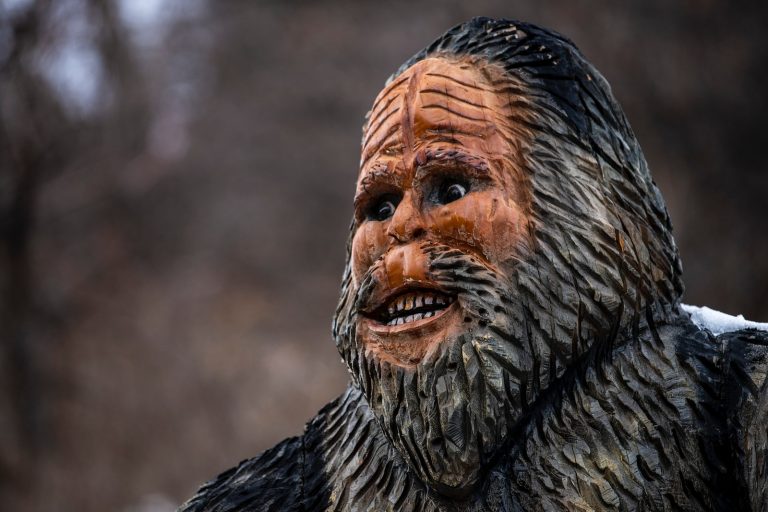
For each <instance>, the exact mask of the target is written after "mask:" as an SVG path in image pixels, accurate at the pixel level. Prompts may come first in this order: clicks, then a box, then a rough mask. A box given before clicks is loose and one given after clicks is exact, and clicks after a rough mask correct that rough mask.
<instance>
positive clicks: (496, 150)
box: [360, 57, 514, 172]
mask: <svg viewBox="0 0 768 512" xmlns="http://www.w3.org/2000/svg"><path fill="white" fill-rule="evenodd" d="M506 83H508V79H507V78H506V77H505V75H504V72H503V70H501V69H500V68H499V67H498V66H496V65H492V64H489V63H486V62H482V61H481V62H477V61H470V60H457V59H449V58H442V57H436V58H429V59H425V60H423V61H420V62H418V63H416V64H414V65H413V66H411V67H410V68H408V69H407V70H406V71H404V72H403V73H402V74H401V75H400V76H398V77H397V78H395V79H394V80H393V81H392V82H391V83H390V84H389V85H388V86H387V87H385V88H384V90H383V91H381V93H379V95H378V97H377V98H376V100H375V102H374V105H373V108H372V109H371V113H370V115H369V120H368V123H367V125H366V129H365V131H364V136H363V147H362V155H361V162H360V163H361V172H364V171H365V170H366V169H367V168H369V167H370V166H371V165H374V164H376V165H377V166H380V165H381V164H382V160H383V161H387V160H392V159H395V160H404V161H405V162H406V164H407V162H408V161H409V160H412V159H413V158H414V157H417V156H418V155H419V154H420V153H423V152H424V151H425V150H428V149H430V146H434V147H435V148H437V147H440V146H445V145H448V146H450V147H451V148H452V149H459V148H463V149H465V150H466V151H467V152H469V153H473V154H479V155H482V156H484V157H487V158H491V159H492V158H496V157H500V156H501V155H503V154H505V153H508V152H509V150H510V143H512V142H513V138H514V137H512V136H511V135H510V133H508V132H509V130H508V129H507V125H508V123H509V119H510V115H509V114H510V108H511V107H510V105H511V104H512V98H511V97H510V94H509V93H508V92H505V88H504V84H506Z"/></svg>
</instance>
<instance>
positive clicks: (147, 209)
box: [0, 0, 768, 512]
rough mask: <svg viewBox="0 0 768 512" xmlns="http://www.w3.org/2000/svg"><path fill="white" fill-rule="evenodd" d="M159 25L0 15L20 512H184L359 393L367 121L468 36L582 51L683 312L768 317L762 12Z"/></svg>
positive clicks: (574, 8) (397, 14)
mask: <svg viewBox="0 0 768 512" xmlns="http://www.w3.org/2000/svg"><path fill="white" fill-rule="evenodd" d="M154 3H155V2H140V1H138V0H126V1H122V2H117V1H109V0H60V1H55V2H45V1H39V2H31V1H29V0H26V1H23V0H15V1H11V0H5V1H3V2H0V6H2V7H0V9H2V10H0V66H2V68H1V70H0V72H1V73H2V74H1V75H0V220H1V221H2V222H1V223H0V228H2V239H1V240H0V244H2V245H1V246H0V249H2V251H1V252H0V285H2V289H1V290H0V293H1V295H0V315H1V316H0V319H1V320H2V322H0V342H1V345H0V386H1V387H0V391H1V392H0V503H2V504H3V506H2V507H3V509H4V510H18V511H43V512H47V511H64V510H78V511H84V512H88V511H103V510H116V511H133V512H139V511H142V512H150V511H154V512H162V511H166V510H172V509H173V507H174V505H175V504H178V503H179V502H180V501H181V500H182V499H183V498H185V497H187V496H189V495H190V494H191V493H192V492H193V491H194V490H195V488H196V487H197V486H198V485H199V484H200V483H202V482H203V481H204V480H205V479H207V478H210V477H212V476H214V475H215V474H216V473H217V472H218V471H220V470H223V469H225V468H227V467H229V466H231V465H233V464H234V463H236V462H237V461H238V460H240V459H242V458H245V457H247V456H252V455H255V454H256V453H258V452H259V451H261V450H263V449H264V448H266V447H268V446H270V445H272V444H274V443H275V442H277V441H278V440H280V439H281V438H283V437H285V436H287V435H292V434H296V433H298V432H300V430H301V428H302V425H303V423H304V421H305V420H306V419H308V418H309V417H311V416H312V414H313V413H314V412H315V411H316V410H317V409H318V408H320V407H321V406H322V405H323V404H324V403H325V402H326V401H328V400H329V399H331V398H332V397H334V396H335V395H336V394H337V393H338V392H340V391H341V389H342V388H343V386H344V385H345V382H346V379H347V376H346V369H345V368H344V366H343V365H342V364H341V363H340V362H339V357H338V355H337V354H336V352H335V349H334V346H333V342H332V340H331V338H330V319H331V314H332V311H333V309H334V306H335V303H336V299H337V293H338V285H339V282H340V277H341V271H342V265H343V257H344V241H345V238H346V236H347V226H348V222H349V218H350V215H351V199H352V194H353V190H354V181H355V176H356V167H357V161H358V158H359V155H358V151H359V140H360V135H361V132H360V125H361V123H362V118H363V115H364V113H365V112H366V110H367V108H368V107H369V105H370V103H371V102H372V100H373V98H374V96H375V95H376V93H377V92H378V90H379V89H380V88H381V87H382V85H383V83H384V80H385V79H386V77H387V76H388V75H389V73H391V72H392V71H393V70H394V69H396V67H397V66H398V65H399V64H400V63H401V62H402V61H404V60H405V59H406V58H407V57H409V56H410V55H411V54H412V53H414V52H415V51H416V50H418V49H420V48H421V47H423V46H424V45H426V44H427V43H429V42H430V41H431V40H432V39H433V38H435V37H436V36H437V35H439V34H440V33H442V32H443V31H444V30H445V29H447V28H449V27H450V26H452V25H454V24H456V23H458V22H460V21H464V20H466V19H468V18H470V17H471V16H475V15H490V16H505V17H511V18H518V19H526V20H529V21H533V22H537V23H540V24H542V25H545V26H548V27H550V28H554V29H556V30H558V31H560V32H562V33H563V34H565V35H567V36H568V37H570V38H571V39H573V40H574V41H575V42H576V44H577V45H578V46H579V47H580V48H581V49H582V51H583V52H584V53H585V54H586V55H587V57H588V58H589V59H590V60H591V61H592V62H593V63H594V64H595V65H596V66H597V67H598V68H599V69H600V70H601V71H602V72H603V73H604V75H605V76H606V77H607V78H608V80H609V81H610V83H611V84H612V86H613V90H614V92H615V94H616V96H617V97H618V98H619V101H620V102H621V103H622V105H623V106H624V108H625V110H626V112H627V114H628V116H629V119H630V121H631V123H632V126H633V128H634V129H635V131H636V133H637V136H638V138H639V140H640V142H641V144H642V145H643V148H644V150H645V154H646V158H647V159H648V161H649V164H650V166H651V169H652V172H653V174H654V176H655V178H656V180H657V182H658V184H659V186H660V187H661V189H662V192H663V193H664V195H665V197H666V200H667V203H668V206H669V209H670V212H671V215H672V220H673V223H674V225H675V230H676V237H677V241H678V244H679V246H680V249H681V251H682V255H683V262H684V266H685V281H686V284H687V292H686V296H685V300H686V301H687V302H689V303H694V304H707V305H709V306H712V307H715V308H717V309H721V310H724V311H726V312H729V313H744V314H745V315H746V316H747V317H751V318H752V319H754V320H762V321H766V320H768V286H767V285H768V237H766V221H768V215H767V214H766V206H767V202H768V201H767V199H766V198H767V197H768V166H767V164H766V158H765V154H766V148H767V147H768V144H767V143H768V140H766V139H767V138H768V137H767V136H766V134H767V133H768V130H766V129H765V127H764V126H765V123H766V122H767V121H768V105H766V103H767V101H768V100H767V99H766V98H768V95H766V91H767V90H768V80H767V78H768V76H767V75H768V73H767V72H766V70H767V69H768V68H767V67H766V63H768V44H767V43H768V41H767V40H766V35H765V34H766V29H765V26H766V21H767V20H766V14H767V11H768V8H766V7H765V5H768V4H765V2H753V3H747V2H715V1H713V0H701V1H692V0H690V1H681V2H669V1H667V0H652V1H648V0H643V1H636V2H592V1H585V0H579V1H573V0H562V1H554V2H537V1H534V0H531V1H525V2H522V1H521V2H510V1H504V2H502V1H490V0H483V1H473V2H466V1H465V2H462V1H455V0H454V1H441V2H437V1H419V2H415V1H407V2H406V1H399V0H394V1H387V2H361V1H352V0H349V1H333V2H322V3H320V2H308V1H303V2H302V1H285V0H281V1H277V0H275V1H261V2H253V1H251V2H246V1H242V2H234V1H221V0H219V1H208V2H206V1H205V0H195V1H189V0H187V1H184V0H175V1H168V2H160V4H159V5H160V7H159V9H157V10H155V11H152V10H151V9H150V10H149V11H148V10H146V9H145V10H143V11H142V9H141V8H140V6H139V7H137V5H139V4H141V5H144V4H147V5H150V6H151V5H153V4H154ZM131 4H132V5H133V7H132V8H131V7H130V5H131ZM131 9H133V10H131ZM137 9H138V10H137ZM148 12H149V13H150V14H147V13H148ZM153 13H154V14H153ZM68 52H69V53H68ZM78 52H79V53H78ZM73 55H74V57H73Z"/></svg>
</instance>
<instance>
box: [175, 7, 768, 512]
mask: <svg viewBox="0 0 768 512" xmlns="http://www.w3.org/2000/svg"><path fill="white" fill-rule="evenodd" d="M355 209H356V213H355V219H354V221H353V224H352V231H351V234H350V242H349V246H348V260H347V267H346V270H345V273H344V278H343V283H342V291H341V299H340V302H339V305H338V308H337V311H336V316H335V319H334V324H333V334H334V338H335V340H336V343H337V346H338V348H339V351H340V353H341V355H342V357H343V359H344V361H345V362H346V363H347V365H348V367H349V369H350V373H351V376H352V383H351V384H350V386H349V388H348V389H347V391H346V392H345V393H344V394H343V395H342V396H341V397H339V398H338V399H336V400H334V401H333V402H331V403H330V404H329V405H328V406H326V407H325V408H324V409H323V410H322V411H320V412H319V413H318V415H317V416H316V417H315V418H313V419H312V420H311V421H310V422H309V423H308V424H307V427H306V429H305V432H304V434H303V435H302V436H300V437H296V438H291V439H287V440H286V441H283V442H282V443H280V444H279V445H277V446H276V447H274V448H272V449H271V450H268V451H267V452H264V453H263V454H262V455H260V456H258V457H256V458H254V459H250V460H247V461H244V462H243V463H241V464H240V465H239V466H238V467H236V468H234V469H232V470H230V471H228V472H226V473H224V474H222V475H220V476H219V477H218V478H216V479H214V480H213V481H211V482H209V483H208V484H206V485H205V486H204V487H203V488H202V489H201V490H200V491H199V493H198V494H197V495H196V496H195V497H193V498H192V499H191V500H190V501H189V502H188V503H187V504H186V505H184V506H183V507H182V509H181V510H183V511H187V512H190V511H217V512H224V511H250V510H254V511H255V510H413V511H421V510H426V511H437V510H445V511H481V510H510V511H531V510H584V511H586V510H687V511H698V510H713V511H714V510H721V511H726V510H765V509H766V499H768V492H767V491H766V488H767V486H766V481H767V479H766V475H767V474H768V458H766V446H767V442H768V440H767V439H766V437H768V433H767V432H768V431H767V430H766V420H768V418H767V417H766V416H768V403H766V401H767V400H768V398H766V396H767V395H768V393H766V390H765V385H766V384H765V383H766V376H768V333H767V332H761V331H755V330H742V331H738V332H734V333H726V334H722V335H720V336H713V335H712V334H711V333H710V332H709V331H707V330H702V329H700V328H698V327H697V326H696V325H694V324H693V323H692V322H691V320H690V318H689V316H688V315H687V314H686V313H685V312H683V311H682V309H681V308H680V300H681V296H682V292H683V285H682V279H681V274H682V266H681V263H680V257H679V254H678V251H677V248H676V246H675V243H674V239H673V237H672V227H671V224H670V221H669V216H668V215H667V212H666V208H665V206H664V202H663V199H662V198H661V195H660V193H659V191H658V189H657V188H656V186H655V184H654V183H653V180H652V178H651V175H650V173H649V170H648V166H647V164H646V162H645V160H644V158H643V155H642V152H641V150H640V147H639V145H638V143H637V141H636V140H635V138H634V135H633V134H632V131H631V129H630V128H629V125H628V123H627V121H626V119H625V117H624V115H623V113H622V111H621V109H620V107H619V106H618V104H617V103H616V101H615V100H614V98H613V96H612V95H611V92H610V88H609V87H608V84H607V83H606V82H605V80H604V79H603V78H602V77H601V76H600V74H599V73H598V72H597V71H596V70H595V69H594V68H593V67H592V66H591V65H590V64H589V63H588V62H587V61H586V60H585V59H584V58H583V57H582V56H581V54H580V53H579V52H578V50H577V49H576V48H575V47H574V46H573V44H572V43H570V42H569V41H567V40H566V39H564V38H562V37H561V36H559V35H557V34H554V33H552V32H549V31H546V30H544V29H541V28H538V27H535V26H533V25H529V24H525V23H519V22H512V21H507V20H491V19H487V18H476V19H474V20H471V21H469V22H467V23H465V24H462V25H460V26H458V27H455V28H454V29H452V30H450V31H449V32H447V33H446V34H445V35H443V36H442V37H440V38H439V39H438V40H436V41H435V42H434V43H433V44H431V45H430V46H429V47H428V48H427V49H425V50H424V51H422V52H420V53H418V54H417V55H416V56H414V57H413V58H412V59H410V60H409V61H408V62H406V63H405V64H404V65H403V67H402V68H401V69H400V70H399V71H398V72H397V73H396V74H395V75H394V76H393V78H391V79H390V82H389V85H387V87H385V89H384V91H382V93H381V94H380V95H379V97H378V98H377V99H376V101H375V103H374V107H373V109H372V111H371V113H370V114H369V116H368V121H367V123H366V128H365V133H364V138H363V148H362V158H361V173H360V179H359V182H358V187H357V195H356V198H355ZM406 311H407V312H410V313H407V312H406Z"/></svg>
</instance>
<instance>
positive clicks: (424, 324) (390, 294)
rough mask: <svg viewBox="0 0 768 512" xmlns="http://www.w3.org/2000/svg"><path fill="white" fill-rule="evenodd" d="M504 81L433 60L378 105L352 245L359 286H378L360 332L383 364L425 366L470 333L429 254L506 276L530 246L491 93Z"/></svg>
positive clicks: (518, 182)
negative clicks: (451, 253)
mask: <svg viewBox="0 0 768 512" xmlns="http://www.w3.org/2000/svg"><path fill="white" fill-rule="evenodd" d="M481 69H483V70H484V71H485V75H487V76H484V73H482V72H481ZM494 71H495V70H494V69H493V68H491V67H490V66H487V67H485V68H479V67H478V66H475V65H471V64H468V63H460V62H451V61H448V60H446V59H441V58H431V59H427V60H424V61H421V62H419V63H418V64H416V65H414V66H413V67H412V68H411V69H410V70H408V71H406V72H405V73H403V74H402V75H401V76H400V77H399V78H398V79H397V80H396V81H394V82H393V83H392V84H391V85H390V86H389V87H387V88H386V89H385V90H384V91H382V93H381V94H380V95H379V97H378V98H377V99H376V102H375V103H374V107H373V109H372V111H371V114H370V119H369V122H368V129H367V130H366V133H365V138H364V141H363V156H362V168H361V171H360V177H359V179H358V184H357V194H356V197H355V215H356V220H357V223H358V225H359V227H358V229H357V231H356V233H355V235H354V237H353V240H352V272H353V275H352V278H353V282H354V283H355V284H359V283H360V282H362V281H363V279H364V276H365V275H366V273H368V272H372V273H373V274H372V277H373V280H374V282H375V285H374V287H373V288H372V289H371V291H370V294H369V296H368V297H367V300H366V302H365V303H364V304H363V305H362V311H363V313H364V314H363V316H361V318H360V322H359V328H358V335H359V336H361V338H362V339H363V342H364V343H365V346H366V348H367V350H368V352H369V353H370V355H371V356H374V357H378V358H381V359H384V360H387V361H390V362H392V363H393V364H396V365H400V366H405V367H407V366H413V365H415V364H418V363H419V362H420V361H421V360H422V359H423V358H424V356H425V355H426V354H428V353H429V352H430V351H434V350H435V349H436V345H437V344H439V343H440V342H442V341H443V340H446V339H454V338H455V337H456V336H457V335H458V334H460V333H463V332H466V331H467V330H468V328H469V326H468V325H467V323H468V322H465V317H466V315H465V312H464V311H463V308H462V305H461V302H460V301H457V300H456V299H457V296H456V295H455V294H451V293H449V292H448V291H447V290H446V289H444V288H442V287H441V286H439V285H438V283H436V282H435V280H434V279H433V278H431V277H430V275H429V274H430V269H429V265H430V260H429V258H428V257H427V252H426V247H429V246H435V245H442V246H444V247H445V248H446V249H453V250H457V251H461V253H463V254H464V255H466V256H467V257H468V258H469V257H471V258H473V260H474V261H476V262H478V263H479V264H481V265H483V266H484V267H486V268H488V269H493V270H494V271H496V272H501V273H503V271H504V270H503V269H504V268H506V267H508V266H509V265H510V264H511V263H512V262H513V261H514V260H515V258H516V257H517V256H518V255H519V254H520V252H521V248H522V247H523V246H524V245H525V244H526V226H525V223H526V222H527V219H526V216H525V208H526V205H525V204H523V201H524V198H525V197H526V194H525V188H526V187H527V185H526V184H525V183H524V182H523V180H522V178H521V172H520V170H519V169H517V168H516V164H515V160H514V158H513V155H514V154H515V152H516V151H518V149H517V147H515V146H516V145H517V143H518V141H517V140H516V137H517V135H516V134H515V133H513V132H511V131H510V130H506V129H505V125H506V122H505V121H502V120H505V119H506V118H508V117H509V111H510V107H509V105H508V104H506V103H505V101H504V100H505V99H506V97H504V96H500V95H498V94H497V93H496V92H495V91H494V89H493V87H492V86H491V85H490V84H489V83H488V82H489V80H490V76H489V75H490V74H491V73H492V72H494ZM467 320H468V319H467Z"/></svg>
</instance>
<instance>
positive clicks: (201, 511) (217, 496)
mask: <svg viewBox="0 0 768 512" xmlns="http://www.w3.org/2000/svg"><path fill="white" fill-rule="evenodd" d="M302 445H303V436H302V437H292V438H289V439H286V440H284V441H283V442H281V443H279V444H278V445H276V446H275V447H273V448H271V449H269V450H267V451H265V452H263V453H262V454H261V455H259V456H257V457H254V458H252V459H248V460H244V461H242V462H241V463H240V464H238V465H237V466H236V467H234V468H232V469H229V470H227V471H225V472H223V473H221V474H220V475H219V476H217V477H216V478H214V479H213V480H211V481H209V482H207V483H206V484H205V485H203V486H202V487H201V488H200V490H198V491H197V494H195V496H193V497H192V498H191V499H190V500H189V501H187V502H186V503H185V504H184V505H182V506H181V508H180V509H179V512H230V511H232V512H234V511H250V510H253V511H256V510H293V509H297V510H298V505H299V503H300V499H301V493H300V492H299V491H300V489H301V484H302V482H301V480H302V473H303V464H304V460H303V458H304V453H303V446H302Z"/></svg>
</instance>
